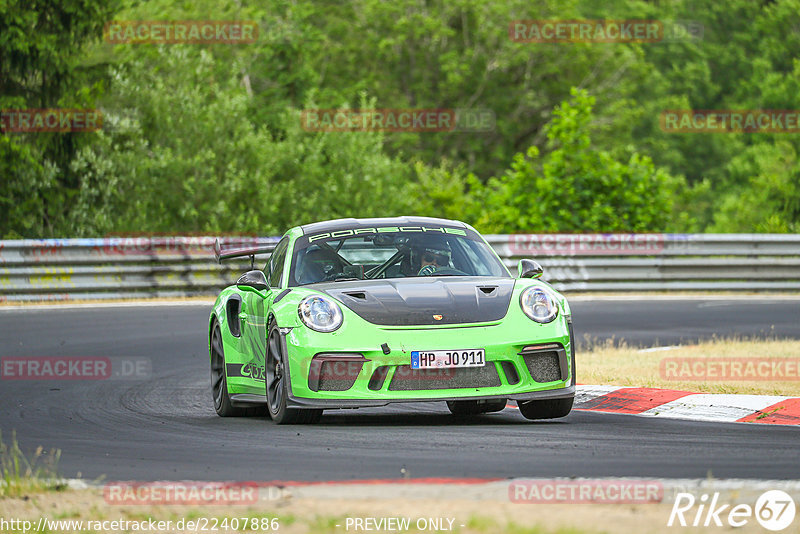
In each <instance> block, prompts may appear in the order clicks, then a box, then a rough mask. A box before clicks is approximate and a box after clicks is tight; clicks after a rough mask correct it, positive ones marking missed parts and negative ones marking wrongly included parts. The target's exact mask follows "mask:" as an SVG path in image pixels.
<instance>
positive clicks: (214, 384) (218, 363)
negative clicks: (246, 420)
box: [211, 321, 244, 417]
mask: <svg viewBox="0 0 800 534" xmlns="http://www.w3.org/2000/svg"><path fill="white" fill-rule="evenodd" d="M211 395H212V397H213V399H214V410H216V412H217V415H219V416H220V417H238V416H241V415H244V413H243V410H242V409H241V408H235V407H234V406H233V405H232V404H231V397H230V395H229V394H228V379H227V377H226V376H225V350H224V349H223V348H222V331H221V330H220V328H219V323H217V322H216V321H214V327H213V328H212V330H211Z"/></svg>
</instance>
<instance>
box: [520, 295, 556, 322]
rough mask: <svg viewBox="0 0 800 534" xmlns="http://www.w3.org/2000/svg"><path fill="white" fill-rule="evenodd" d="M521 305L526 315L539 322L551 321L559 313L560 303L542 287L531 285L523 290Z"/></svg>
mask: <svg viewBox="0 0 800 534" xmlns="http://www.w3.org/2000/svg"><path fill="white" fill-rule="evenodd" d="M519 305H520V306H521V307H522V311H524V312H525V315H527V316H528V317H530V318H531V319H533V320H534V321H536V322H537V323H549V322H551V321H552V320H553V319H555V318H556V316H557V315H558V304H556V301H555V299H553V296H552V295H550V293H548V292H547V291H545V290H544V289H542V288H540V287H535V286H534V287H529V288H528V289H526V290H525V291H523V292H522V295H520V298H519Z"/></svg>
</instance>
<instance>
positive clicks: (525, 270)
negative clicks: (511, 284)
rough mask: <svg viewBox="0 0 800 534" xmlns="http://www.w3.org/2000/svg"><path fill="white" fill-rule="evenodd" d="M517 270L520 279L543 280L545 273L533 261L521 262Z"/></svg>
mask: <svg viewBox="0 0 800 534" xmlns="http://www.w3.org/2000/svg"><path fill="white" fill-rule="evenodd" d="M517 269H518V270H519V277H520V278H541V276H542V274H543V273H544V269H542V266H541V265H539V263H538V262H535V261H533V260H519V265H518V266H517Z"/></svg>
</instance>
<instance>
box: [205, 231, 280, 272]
mask: <svg viewBox="0 0 800 534" xmlns="http://www.w3.org/2000/svg"><path fill="white" fill-rule="evenodd" d="M277 244H278V240H277V239H275V238H253V239H252V240H251V241H247V242H241V241H238V242H230V243H227V242H226V243H225V245H226V247H230V248H224V249H223V247H222V244H220V242H219V238H217V239H215V240H214V257H215V258H216V259H217V263H222V261H223V260H232V259H234V258H246V257H249V258H250V268H251V269H252V268H254V267H255V262H256V256H257V255H259V254H269V253H270V252H272V251H273V250H274V249H275V245H277Z"/></svg>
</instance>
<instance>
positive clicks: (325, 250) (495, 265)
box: [289, 227, 510, 286]
mask: <svg viewBox="0 0 800 534" xmlns="http://www.w3.org/2000/svg"><path fill="white" fill-rule="evenodd" d="M415 276H499V277H509V276H510V274H509V272H508V270H507V269H506V268H505V266H504V265H503V264H502V262H501V261H500V260H499V259H498V258H497V256H496V255H495V254H494V253H493V251H492V250H491V249H490V248H489V247H488V246H487V245H486V243H485V242H484V241H483V240H482V239H481V238H480V236H479V235H478V234H477V233H475V232H474V231H472V230H467V229H460V228H427V227H411V228H409V229H404V228H357V229H355V228H354V229H350V230H343V231H336V232H327V233H321V234H316V235H311V236H303V237H301V238H299V239H298V240H297V241H296V242H295V248H294V254H293V257H292V265H291V271H290V276H289V285H291V286H302V285H307V284H316V283H319V282H330V281H336V280H353V279H358V280H361V279H378V278H404V277H415Z"/></svg>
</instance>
